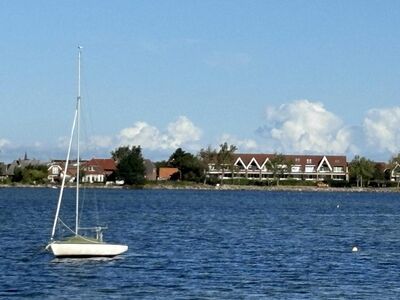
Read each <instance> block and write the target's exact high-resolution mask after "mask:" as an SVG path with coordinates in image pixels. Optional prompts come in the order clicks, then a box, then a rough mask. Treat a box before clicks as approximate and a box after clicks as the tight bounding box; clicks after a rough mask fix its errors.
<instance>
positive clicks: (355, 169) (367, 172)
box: [349, 155, 375, 187]
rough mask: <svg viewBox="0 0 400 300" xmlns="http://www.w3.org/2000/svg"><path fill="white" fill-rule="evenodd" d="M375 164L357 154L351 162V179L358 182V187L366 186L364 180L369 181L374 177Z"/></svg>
mask: <svg viewBox="0 0 400 300" xmlns="http://www.w3.org/2000/svg"><path fill="white" fill-rule="evenodd" d="M374 172H375V165H374V163H373V162H372V161H370V160H369V159H366V158H365V157H362V156H359V155H356V156H355V157H354V159H353V160H352V161H351V162H350V164H349V173H350V180H355V181H356V182H357V187H359V186H361V187H363V186H364V181H369V180H371V178H373V176H374Z"/></svg>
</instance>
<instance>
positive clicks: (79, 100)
mask: <svg viewBox="0 0 400 300" xmlns="http://www.w3.org/2000/svg"><path fill="white" fill-rule="evenodd" d="M81 54H82V47H81V46H78V96H77V98H76V111H77V119H78V121H77V130H76V131H77V156H76V208H75V234H76V235H78V232H79V180H80V123H81V122H80V117H81Z"/></svg>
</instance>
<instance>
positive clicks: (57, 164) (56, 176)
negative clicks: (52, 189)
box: [47, 160, 77, 183]
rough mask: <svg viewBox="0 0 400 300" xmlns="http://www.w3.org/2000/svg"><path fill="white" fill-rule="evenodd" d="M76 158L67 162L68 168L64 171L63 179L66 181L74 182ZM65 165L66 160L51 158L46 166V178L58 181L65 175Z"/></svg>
mask: <svg viewBox="0 0 400 300" xmlns="http://www.w3.org/2000/svg"><path fill="white" fill-rule="evenodd" d="M76 164H77V161H76V160H70V161H69V162H68V170H67V172H66V176H67V177H66V178H65V180H66V181H67V182H74V181H75V179H76ZM65 165H66V161H64V160H53V161H52V162H50V163H49V164H48V168H47V173H48V176H47V179H48V180H49V181H50V182H52V183H54V182H60V181H61V180H62V178H63V177H64V175H65Z"/></svg>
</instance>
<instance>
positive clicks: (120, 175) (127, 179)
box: [111, 146, 145, 185]
mask: <svg viewBox="0 0 400 300" xmlns="http://www.w3.org/2000/svg"><path fill="white" fill-rule="evenodd" d="M111 155H112V157H113V158H114V159H116V161H117V162H118V164H117V171H116V178H117V179H118V180H124V183H125V184H128V185H142V184H143V183H144V182H145V178H144V174H145V166H144V161H143V156H142V149H141V148H140V146H132V147H131V148H129V147H119V148H118V149H116V150H115V151H113V152H112V153H111Z"/></svg>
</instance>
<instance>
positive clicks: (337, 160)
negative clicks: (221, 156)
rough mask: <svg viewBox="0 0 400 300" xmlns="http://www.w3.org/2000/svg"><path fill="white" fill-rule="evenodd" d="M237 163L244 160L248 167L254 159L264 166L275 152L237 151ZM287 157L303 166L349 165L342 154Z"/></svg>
mask: <svg viewBox="0 0 400 300" xmlns="http://www.w3.org/2000/svg"><path fill="white" fill-rule="evenodd" d="M233 156H234V161H235V165H237V164H238V163H239V162H242V163H243V164H244V166H245V167H246V168H248V167H249V166H250V164H251V163H252V162H253V161H254V162H256V164H257V165H258V166H259V167H260V168H262V167H263V166H264V165H265V163H266V162H267V161H268V160H271V159H272V158H273V157H274V156H275V154H260V153H235V154H234V155H233ZM284 157H285V159H287V160H290V161H291V162H292V164H293V165H300V166H302V167H304V166H306V165H313V166H320V165H321V163H323V162H326V163H327V164H328V166H330V168H331V169H332V168H333V167H343V168H345V167H346V166H347V160H346V156H344V155H343V156H341V155H305V154H301V155H292V154H291V155H284Z"/></svg>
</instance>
